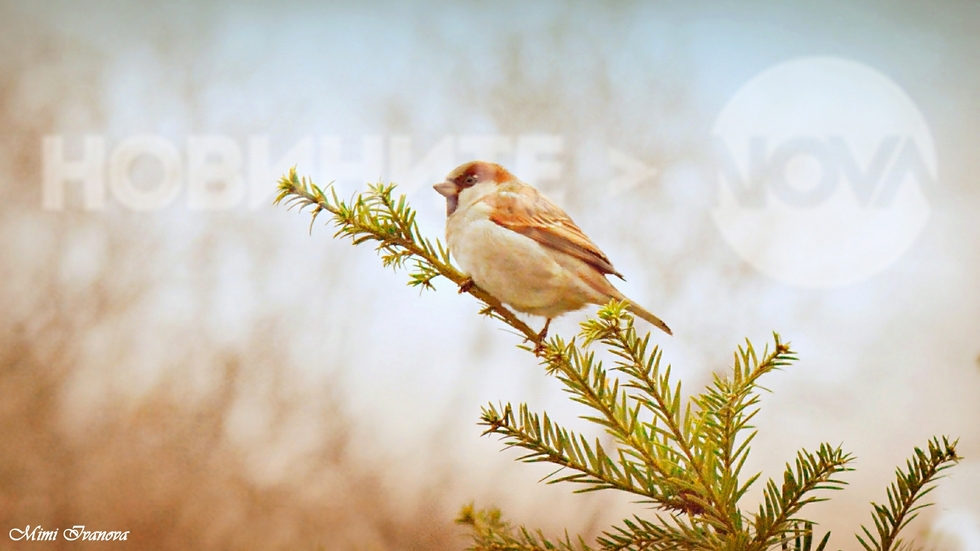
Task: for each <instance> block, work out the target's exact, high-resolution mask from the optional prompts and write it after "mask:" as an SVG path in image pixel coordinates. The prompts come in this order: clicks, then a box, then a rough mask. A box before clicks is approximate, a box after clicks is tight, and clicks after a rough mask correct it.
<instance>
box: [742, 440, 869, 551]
mask: <svg viewBox="0 0 980 551" xmlns="http://www.w3.org/2000/svg"><path fill="white" fill-rule="evenodd" d="M852 461H854V457H853V456H852V455H850V454H845V453H844V452H843V451H841V449H840V448H839V447H838V448H832V447H830V445H829V444H821V445H820V448H819V449H818V450H817V453H816V454H812V453H810V452H807V451H806V450H800V452H799V453H798V454H797V456H796V465H795V468H794V466H792V465H789V464H787V465H786V471H785V472H784V473H783V484H782V486H781V487H780V486H778V485H777V484H776V482H775V481H774V480H772V479H770V480H769V482H768V484H766V489H765V492H764V497H765V501H764V502H763V503H762V504H761V505H759V514H758V515H756V517H755V522H754V525H755V526H754V527H755V537H754V538H753V540H752V543H751V546H750V547H749V549H758V550H760V551H762V550H765V549H769V548H770V547H772V546H773V545H777V544H779V543H781V542H783V541H785V539H786V536H787V534H789V533H791V532H793V531H794V529H795V525H796V523H797V522H798V519H796V518H794V515H796V513H798V512H799V511H800V509H802V508H803V507H804V506H805V505H808V504H810V503H817V502H820V501H826V499H827V498H824V497H817V496H813V495H810V494H811V493H812V492H815V491H818V490H841V489H843V487H844V485H846V484H847V483H846V482H843V481H841V480H837V479H836V478H834V477H835V476H836V475H837V474H839V473H842V472H846V471H850V470H853V469H851V468H849V467H848V466H847V465H848V464H849V463H851V462H852Z"/></svg>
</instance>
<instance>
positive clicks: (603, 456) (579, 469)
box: [480, 404, 658, 500]
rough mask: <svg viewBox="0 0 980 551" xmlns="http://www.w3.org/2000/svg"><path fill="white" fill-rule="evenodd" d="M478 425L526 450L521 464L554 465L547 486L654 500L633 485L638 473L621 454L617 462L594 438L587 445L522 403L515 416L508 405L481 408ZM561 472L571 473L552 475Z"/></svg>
mask: <svg viewBox="0 0 980 551" xmlns="http://www.w3.org/2000/svg"><path fill="white" fill-rule="evenodd" d="M480 424H481V425H483V426H486V427H488V429H487V430H486V432H484V434H498V435H500V436H501V438H502V439H503V440H504V442H505V444H506V447H508V448H512V447H516V448H522V449H524V450H527V451H528V452H529V453H527V454H525V455H522V456H521V457H520V458H519V459H520V460H521V461H524V462H527V463H540V462H548V463H553V464H555V465H558V466H559V467H560V469H559V470H558V471H555V472H553V473H551V474H550V475H548V476H546V477H545V478H544V480H546V481H547V482H548V483H556V482H577V483H580V484H585V485H586V486H587V487H586V488H583V489H580V490H577V491H578V492H589V491H595V490H601V489H606V488H612V489H617V490H623V491H626V492H630V493H635V494H640V495H644V496H646V497H648V498H650V499H653V500H656V499H657V497H658V496H657V493H656V491H655V488H647V489H646V490H644V489H642V488H639V487H637V486H636V485H635V484H634V480H635V477H636V476H637V475H638V474H639V473H640V472H641V471H640V469H638V468H637V466H636V465H635V464H632V463H631V462H630V461H629V460H628V458H626V457H625V456H624V455H623V454H620V457H619V462H617V461H616V460H615V459H614V458H613V457H610V455H609V454H608V453H607V451H606V450H605V448H603V446H602V444H600V443H599V440H598V439H596V441H595V444H589V441H588V439H586V438H585V437H584V436H582V435H579V434H576V433H575V432H573V431H570V430H568V429H565V428H563V427H561V426H560V425H558V424H557V423H555V422H554V421H552V420H551V419H550V418H549V417H548V415H547V414H543V415H539V414H537V413H532V412H531V411H529V410H528V408H527V406H526V405H525V404H521V405H520V406H519V408H518V413H517V415H516V416H515V414H514V410H513V409H512V408H511V406H510V404H507V405H506V406H504V407H503V409H502V410H498V409H497V408H496V407H494V406H493V404H491V405H489V406H488V407H485V408H484V409H483V414H482V416H481V423H480ZM564 469H568V470H571V471H572V472H571V473H570V474H566V475H563V476H560V477H558V476H556V475H557V474H558V473H560V472H561V471H562V470H564Z"/></svg>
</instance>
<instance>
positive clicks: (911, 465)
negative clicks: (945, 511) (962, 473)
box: [857, 436, 960, 551]
mask: <svg viewBox="0 0 980 551" xmlns="http://www.w3.org/2000/svg"><path fill="white" fill-rule="evenodd" d="M956 443H957V442H956V441H954V442H952V443H950V442H949V439H948V438H947V437H945V436H944V437H943V439H942V442H941V443H940V441H939V439H938V438H933V439H932V440H930V441H929V444H928V448H927V451H925V452H924V451H922V450H921V449H919V448H915V451H914V457H912V458H911V459H909V460H907V461H906V467H907V470H906V471H904V472H903V471H902V470H901V469H896V471H895V475H896V480H895V482H893V483H892V484H891V486H889V487H888V491H887V495H888V505H879V504H877V503H874V502H872V503H871V507H872V508H873V509H874V512H873V514H872V519H873V520H874V523H875V531H876V532H877V534H872V533H871V531H869V530H868V528H867V527H865V526H861V531H862V532H864V535H865V537H866V538H867V539H865V538H862V537H861V535H860V534H858V535H857V539H858V541H859V542H861V545H862V546H863V547H864V548H865V549H866V550H867V551H897V550H899V549H903V548H904V546H903V542H902V540H901V539H899V538H898V534H899V532H900V531H901V530H902V528H905V526H907V525H908V523H910V522H912V519H914V518H915V517H917V516H918V515H919V512H920V511H921V510H922V509H923V508H924V507H928V506H929V505H931V504H928V503H923V504H919V505H916V503H918V501H919V500H920V499H922V498H923V497H924V496H925V495H926V494H928V493H929V492H931V491H932V490H933V489H934V488H935V485H934V484H933V485H930V484H931V483H932V482H934V481H935V480H937V479H938V478H941V476H940V473H941V472H942V471H944V470H946V469H948V468H950V467H952V466H953V465H954V464H955V463H958V462H959V460H960V457H959V456H957V455H956Z"/></svg>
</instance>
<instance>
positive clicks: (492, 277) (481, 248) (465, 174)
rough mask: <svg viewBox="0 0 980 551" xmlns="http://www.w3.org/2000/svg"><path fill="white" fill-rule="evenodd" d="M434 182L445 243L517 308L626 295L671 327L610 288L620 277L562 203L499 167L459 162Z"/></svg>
mask: <svg viewBox="0 0 980 551" xmlns="http://www.w3.org/2000/svg"><path fill="white" fill-rule="evenodd" d="M433 188H434V189H435V190H436V191H437V192H439V194H440V195H442V196H444V197H445V198H446V242H447V243H448V245H449V252H450V254H451V255H452V256H453V258H455V259H456V262H457V263H458V264H459V266H460V268H462V270H463V272H464V273H465V274H466V275H467V276H468V277H469V278H470V280H471V281H472V282H473V283H475V284H476V285H478V286H479V287H480V288H481V289H483V290H484V291H486V292H488V293H490V294H491V295H493V296H494V297H495V298H497V299H498V300H500V301H501V302H503V303H505V304H507V305H509V306H511V307H512V308H514V309H515V310H517V311H518V312H523V313H525V314H531V315H536V316H544V317H545V318H546V321H545V325H544V329H542V330H541V333H540V334H539V337H540V338H542V339H543V338H544V337H545V336H547V334H548V326H549V325H550V324H551V320H552V319H554V318H555V317H557V316H560V315H562V314H564V313H566V312H571V311H574V310H578V309H580V308H582V307H584V306H585V305H586V304H599V305H601V304H606V303H607V302H609V301H610V300H612V299H617V300H626V301H628V303H629V305H628V306H627V309H629V311H630V312H633V313H634V314H636V315H637V316H639V317H641V318H643V319H645V320H646V321H648V322H650V323H651V324H653V325H655V326H657V327H658V328H660V329H662V330H663V331H664V332H665V333H667V334H668V335H672V334H673V333H672V332H671V330H670V328H669V327H667V324H665V323H664V322H663V321H661V319H660V318H658V317H657V316H655V315H653V314H651V313H650V312H648V311H647V310H645V309H644V308H642V307H640V306H639V305H637V304H636V303H634V302H633V301H631V300H629V299H627V298H626V296H625V295H623V293H621V292H619V290H618V289H616V288H615V287H613V285H612V283H610V282H609V280H608V279H606V276H607V275H609V274H612V275H614V276H616V277H618V278H620V279H623V280H624V281H625V278H623V276H622V274H620V273H619V272H617V271H616V269H615V268H614V267H613V265H612V263H611V262H610V261H609V258H608V257H606V255H605V253H603V252H602V251H601V250H600V249H599V247H598V246H596V244H595V243H593V242H592V240H590V239H589V238H588V237H587V236H586V235H585V233H583V232H582V230H581V229H579V227H578V226H577V225H575V222H573V221H572V219H571V218H570V217H569V216H568V214H566V213H565V211H563V210H562V209H561V208H559V207H558V206H557V205H555V204H554V203H552V202H551V201H550V200H548V198H546V197H545V196H544V195H542V194H541V193H540V192H539V191H538V190H537V189H535V188H533V187H532V186H530V185H528V184H526V183H524V182H522V181H520V180H518V179H517V178H516V177H515V176H514V175H513V174H511V173H510V172H508V171H507V169H505V168H504V167H502V166H500V165H499V164H496V163H489V162H486V161H471V162H468V163H465V164H462V165H460V166H458V167H457V168H456V169H454V170H453V171H452V172H450V173H449V175H448V176H446V181H445V182H440V183H438V184H435V185H434V186H433Z"/></svg>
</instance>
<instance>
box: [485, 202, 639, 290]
mask: <svg viewBox="0 0 980 551" xmlns="http://www.w3.org/2000/svg"><path fill="white" fill-rule="evenodd" d="M483 201H485V202H486V203H487V204H489V205H490V206H491V207H493V209H494V214H492V215H491V216H490V220H491V221H493V222H494V223H495V224H497V225H498V226H501V227H504V228H507V229H509V230H512V231H515V232H517V233H519V234H521V235H524V236H527V237H530V238H531V239H533V240H535V241H537V242H538V243H541V244H542V245H544V246H546V247H550V248H552V249H555V250H557V251H561V252H563V253H567V254H570V255H572V256H574V257H576V258H578V259H580V260H582V261H584V262H587V263H589V264H591V265H592V266H595V268H596V269H597V270H599V271H600V272H602V273H603V274H613V275H615V276H617V277H619V278H620V279H622V278H623V276H622V275H621V274H620V273H619V272H617V271H616V269H615V268H613V265H612V263H611V262H609V258H607V257H606V255H605V254H604V253H603V252H602V251H601V250H600V249H599V247H598V246H596V244H595V243H593V242H592V240H590V239H589V238H588V237H587V236H586V235H585V234H584V233H582V230H581V229H579V227H578V226H576V225H575V222H572V219H571V218H569V216H568V215H567V214H565V211H563V210H561V208H559V207H558V206H557V205H555V204H554V203H552V202H551V201H549V200H548V199H547V198H546V197H545V196H544V195H541V194H540V193H539V192H538V190H536V189H534V188H533V187H531V186H528V185H524V184H516V183H515V184H502V185H501V186H500V187H499V188H498V189H497V191H496V192H495V193H491V194H490V195H487V196H486V197H484V198H483Z"/></svg>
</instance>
